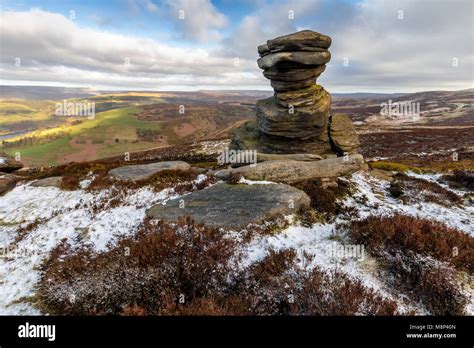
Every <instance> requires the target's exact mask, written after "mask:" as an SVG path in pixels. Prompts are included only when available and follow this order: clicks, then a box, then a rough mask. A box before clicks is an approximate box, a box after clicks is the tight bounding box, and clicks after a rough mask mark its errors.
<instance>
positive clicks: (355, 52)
mask: <svg viewBox="0 0 474 348" xmlns="http://www.w3.org/2000/svg"><path fill="white" fill-rule="evenodd" d="M428 4H429V6H427V5H428ZM472 10H473V3H472V1H470V0H466V1H464V0H457V1H450V2H444V1H441V0H432V1H430V2H426V1H412V0H399V1H397V2H390V1H388V2H385V1H384V2H381V1H377V0H366V1H363V2H362V3H360V4H359V5H358V6H357V7H356V11H355V13H354V18H353V19H352V23H351V25H340V26H339V29H338V30H336V31H334V32H333V33H331V34H330V35H331V36H332V38H333V45H332V47H331V53H332V60H331V66H330V67H328V69H327V70H326V73H325V74H324V75H323V76H322V77H321V81H322V82H324V83H326V84H328V85H329V86H330V87H331V88H341V87H345V88H348V89H359V90H367V89H368V88H374V87H379V88H383V89H385V90H400V91H405V90H423V89H424V90H426V89H460V88H469V87H471V88H472V87H473V86H474V81H473V71H474V66H473V61H474V51H473V50H474V48H473V45H472V42H473V41H474V36H473V35H474V34H473V33H474V31H473V30H472V29H473V21H472ZM345 58H347V60H348V65H347V66H344V64H343V62H344V59H345ZM454 59H455V60H457V62H458V66H453V62H454Z"/></svg>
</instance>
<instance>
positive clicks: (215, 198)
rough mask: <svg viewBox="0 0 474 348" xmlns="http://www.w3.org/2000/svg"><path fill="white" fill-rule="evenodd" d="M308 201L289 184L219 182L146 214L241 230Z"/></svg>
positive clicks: (287, 212)
mask: <svg viewBox="0 0 474 348" xmlns="http://www.w3.org/2000/svg"><path fill="white" fill-rule="evenodd" d="M309 203H310V199H309V197H308V196H307V195H306V193H304V192H303V191H301V190H298V189H296V188H294V187H291V186H288V185H282V184H266V185H244V184H238V185H229V184H224V183H220V184H216V185H214V186H211V187H209V188H206V189H204V190H200V191H195V192H192V193H190V194H189V195H186V196H184V197H180V198H178V199H174V200H170V201H168V202H167V203H166V204H164V205H163V204H157V205H154V206H153V207H151V208H150V209H148V211H147V212H146V214H147V216H148V217H150V218H152V219H161V220H166V221H176V220H177V219H178V218H179V217H180V216H189V215H190V216H192V217H193V219H194V220H195V221H196V222H199V223H203V224H206V225H209V226H212V227H223V228H226V229H242V228H245V227H246V226H247V225H248V224H249V223H260V222H262V221H263V220H265V219H271V218H273V217H275V216H277V215H280V214H283V215H289V214H292V213H295V212H297V211H298V209H299V208H300V207H302V206H308V205H309Z"/></svg>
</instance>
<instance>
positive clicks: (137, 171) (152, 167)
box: [108, 161, 191, 181]
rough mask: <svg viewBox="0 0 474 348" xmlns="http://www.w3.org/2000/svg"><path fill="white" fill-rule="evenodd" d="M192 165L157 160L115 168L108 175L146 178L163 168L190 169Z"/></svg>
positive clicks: (127, 178)
mask: <svg viewBox="0 0 474 348" xmlns="http://www.w3.org/2000/svg"><path fill="white" fill-rule="evenodd" d="M190 168H191V166H190V165H189V164H188V163H186V162H183V161H169V162H157V163H150V164H138V165H129V166H124V167H118V168H114V169H112V170H110V171H109V173H108V175H109V176H111V177H113V178H116V179H120V180H133V181H135V180H144V179H148V178H149V177H151V176H152V175H154V174H156V173H158V172H161V171H163V170H188V169H190Z"/></svg>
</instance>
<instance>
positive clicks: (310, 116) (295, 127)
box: [231, 30, 358, 155]
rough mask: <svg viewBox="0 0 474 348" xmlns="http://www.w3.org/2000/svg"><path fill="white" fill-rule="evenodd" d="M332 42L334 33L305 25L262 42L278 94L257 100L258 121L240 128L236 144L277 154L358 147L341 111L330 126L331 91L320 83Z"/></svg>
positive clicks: (263, 60)
mask: <svg viewBox="0 0 474 348" xmlns="http://www.w3.org/2000/svg"><path fill="white" fill-rule="evenodd" d="M330 45H331V38H330V37H329V36H327V35H323V34H319V33H316V32H314V31H310V30H303V31H300V32H297V33H294V34H290V35H285V36H281V37H277V38H275V39H273V40H268V41H267V43H266V44H264V45H261V46H259V47H258V53H259V55H260V58H259V59H258V61H257V63H258V66H259V67H260V68H261V69H262V70H263V75H264V76H265V77H266V78H268V79H270V81H271V86H272V87H273V89H274V91H275V93H274V95H273V96H272V97H270V98H267V99H263V100H259V101H258V102H257V105H256V108H257V112H256V114H257V121H256V123H255V122H249V123H246V124H245V125H243V126H241V127H239V128H237V129H236V130H235V131H234V137H233V141H232V143H231V148H233V149H240V150H244V149H253V150H257V151H260V152H263V153H275V154H292V153H312V154H318V155H325V154H334V153H335V154H338V155H341V154H344V153H356V152H357V146H358V140H357V134H356V133H355V131H354V128H353V127H352V124H351V122H350V120H349V119H348V118H344V117H343V116H338V120H337V122H335V123H334V125H337V127H336V128H335V129H334V130H333V129H331V125H332V124H333V123H332V122H331V115H330V109H331V96H330V94H329V93H328V92H327V91H326V90H325V89H324V88H323V87H322V86H320V85H317V84H316V79H317V78H318V77H319V76H320V75H321V74H322V73H323V72H324V70H325V68H326V63H327V62H329V60H330V59H331V54H330V53H329V51H328V48H329V47H330ZM344 127H347V132H346V129H345V128H344ZM332 132H333V133H334V135H335V138H336V139H331V138H332Z"/></svg>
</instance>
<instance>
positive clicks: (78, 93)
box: [0, 86, 100, 100]
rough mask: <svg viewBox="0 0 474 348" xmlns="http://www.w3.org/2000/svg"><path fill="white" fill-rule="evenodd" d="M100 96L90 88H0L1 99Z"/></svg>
mask: <svg viewBox="0 0 474 348" xmlns="http://www.w3.org/2000/svg"><path fill="white" fill-rule="evenodd" d="M97 94H100V92H98V91H95V90H93V89H90V88H75V87H74V88H73V87H47V86H0V98H3V99H11V98H19V99H27V100H61V99H67V98H86V97H90V96H94V95H97Z"/></svg>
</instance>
